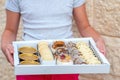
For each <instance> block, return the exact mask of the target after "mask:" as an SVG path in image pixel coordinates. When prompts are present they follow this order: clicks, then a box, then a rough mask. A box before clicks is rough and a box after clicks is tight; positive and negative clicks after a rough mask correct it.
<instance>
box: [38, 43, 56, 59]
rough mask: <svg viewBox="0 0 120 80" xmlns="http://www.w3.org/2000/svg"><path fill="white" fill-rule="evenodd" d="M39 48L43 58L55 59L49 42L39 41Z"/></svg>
mask: <svg viewBox="0 0 120 80" xmlns="http://www.w3.org/2000/svg"><path fill="white" fill-rule="evenodd" d="M38 50H39V53H40V55H41V58H42V60H45V61H52V60H53V59H54V58H53V54H52V52H51V50H50V48H49V47H48V43H47V42H40V43H38Z"/></svg>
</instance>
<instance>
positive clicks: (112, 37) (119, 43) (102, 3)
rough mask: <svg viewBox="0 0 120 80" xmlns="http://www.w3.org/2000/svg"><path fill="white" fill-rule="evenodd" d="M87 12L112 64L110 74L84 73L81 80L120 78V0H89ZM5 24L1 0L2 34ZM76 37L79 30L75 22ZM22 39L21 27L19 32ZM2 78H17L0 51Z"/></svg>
mask: <svg viewBox="0 0 120 80" xmlns="http://www.w3.org/2000/svg"><path fill="white" fill-rule="evenodd" d="M86 7H87V14H88V18H89V21H90V23H91V25H92V26H93V27H94V28H95V29H96V30H97V31H98V32H99V33H100V34H101V35H102V37H103V38H104V40H105V43H106V50H107V54H106V58H107V59H108V61H109V62H110V64H111V70H110V73H109V74H91V75H90V74H84V75H83V74H82V75H81V76H80V77H81V80H120V68H119V66H120V55H119V53H120V49H119V48H120V27H119V26H120V0H87V2H86ZM4 26H5V12H4V0H0V35H1V34H2V32H3V29H4ZM73 26H74V27H73V32H74V36H75V37H79V32H78V30H77V28H76V26H75V24H73ZM17 39H18V40H20V39H21V28H20V31H19V33H18V37H17ZM0 80H15V76H14V72H13V67H11V66H10V64H9V63H8V62H7V61H6V59H5V57H4V55H3V54H2V52H1V51H0Z"/></svg>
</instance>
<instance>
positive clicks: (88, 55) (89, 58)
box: [76, 41, 101, 64]
mask: <svg viewBox="0 0 120 80" xmlns="http://www.w3.org/2000/svg"><path fill="white" fill-rule="evenodd" d="M76 47H77V49H78V51H79V52H81V54H82V55H81V58H82V59H84V60H85V62H86V63H87V64H101V61H100V60H99V59H98V58H97V57H96V56H95V55H94V52H93V51H92V49H90V47H89V45H88V44H87V43H85V42H81V41H80V42H77V43H76Z"/></svg>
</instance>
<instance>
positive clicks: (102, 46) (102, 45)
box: [96, 38, 106, 55]
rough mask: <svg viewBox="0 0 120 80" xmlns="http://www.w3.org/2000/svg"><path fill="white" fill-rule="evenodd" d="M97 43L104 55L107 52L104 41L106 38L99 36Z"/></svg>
mask: <svg viewBox="0 0 120 80" xmlns="http://www.w3.org/2000/svg"><path fill="white" fill-rule="evenodd" d="M96 45H97V47H98V49H99V51H100V52H101V53H103V55H105V54H106V49H105V43H104V40H103V39H102V38H99V39H98V40H97V41H96Z"/></svg>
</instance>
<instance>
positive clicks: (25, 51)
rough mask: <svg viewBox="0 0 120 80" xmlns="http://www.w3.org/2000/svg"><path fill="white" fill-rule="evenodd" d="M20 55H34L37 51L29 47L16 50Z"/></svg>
mask: <svg viewBox="0 0 120 80" xmlns="http://www.w3.org/2000/svg"><path fill="white" fill-rule="evenodd" d="M18 51H19V52H20V53H36V52H37V50H36V49H35V48H33V47H30V46H23V47H20V48H19V49H18Z"/></svg>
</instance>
